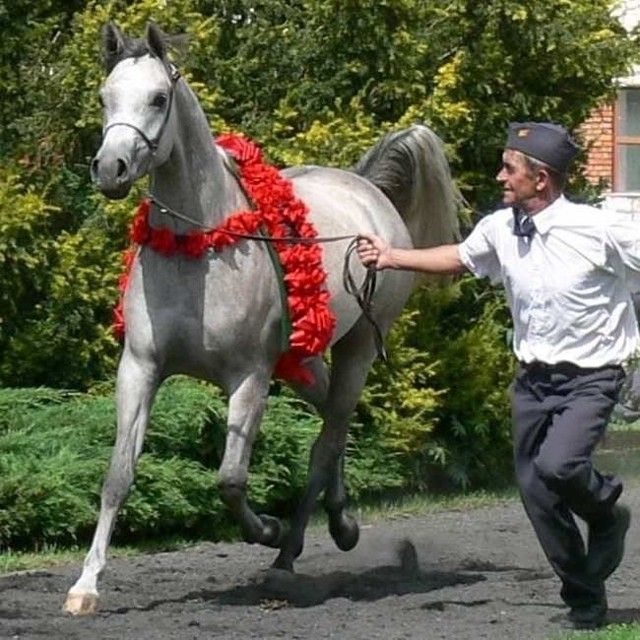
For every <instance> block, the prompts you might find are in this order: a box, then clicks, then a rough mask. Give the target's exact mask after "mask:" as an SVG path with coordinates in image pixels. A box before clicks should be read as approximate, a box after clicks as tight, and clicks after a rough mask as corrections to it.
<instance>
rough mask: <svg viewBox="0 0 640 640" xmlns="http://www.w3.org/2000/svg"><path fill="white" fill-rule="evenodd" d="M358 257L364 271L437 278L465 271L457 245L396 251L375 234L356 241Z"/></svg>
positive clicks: (361, 237)
mask: <svg viewBox="0 0 640 640" xmlns="http://www.w3.org/2000/svg"><path fill="white" fill-rule="evenodd" d="M358 256H359V257H360V260H361V261H362V264H364V265H365V266H366V267H368V266H374V267H375V268H376V269H401V270H404V271H418V272H420V273H432V274H439V275H455V274H459V273H465V272H467V271H468V269H467V267H466V266H465V264H464V263H463V262H462V260H461V259H460V251H459V250H458V245H457V244H443V245H440V246H439V247H432V248H430V249H397V248H394V247H392V246H391V245H389V244H387V243H386V242H385V241H384V240H382V238H379V237H378V236H376V235H374V234H365V235H362V236H360V238H359V240H358Z"/></svg>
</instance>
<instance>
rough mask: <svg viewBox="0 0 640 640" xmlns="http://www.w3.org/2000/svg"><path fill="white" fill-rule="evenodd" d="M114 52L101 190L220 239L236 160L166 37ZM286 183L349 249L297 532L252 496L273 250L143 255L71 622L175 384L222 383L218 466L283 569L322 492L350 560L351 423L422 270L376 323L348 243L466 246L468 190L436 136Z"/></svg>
mask: <svg viewBox="0 0 640 640" xmlns="http://www.w3.org/2000/svg"><path fill="white" fill-rule="evenodd" d="M102 46H103V52H104V60H105V63H106V70H107V78H106V81H105V82H104V85H103V86H102V88H101V92H100V97H101V102H102V105H103V109H104V130H103V140H102V145H101V147H100V149H99V150H98V152H97V154H96V156H95V158H94V159H93V162H92V166H91V171H92V176H93V180H94V182H95V184H96V185H97V187H98V188H99V189H100V190H101V192H102V193H103V194H104V195H105V196H106V197H108V198H112V199H117V198H124V197H125V196H127V195H128V194H129V192H130V189H131V186H132V184H133V183H134V182H135V181H136V180H138V179H140V178H143V177H144V176H146V175H148V176H149V177H150V187H149V193H150V195H151V196H152V198H153V202H154V203H155V204H154V205H152V207H151V211H150V213H149V225H150V226H151V227H152V228H156V229H158V228H162V229H169V230H171V232H172V233H173V234H175V236H176V237H186V236H188V235H189V234H190V233H193V231H194V228H198V229H200V230H202V229H205V230H207V229H208V230H213V229H216V228H217V227H218V226H219V225H221V224H223V223H224V221H225V220H226V219H227V218H228V217H229V216H230V215H232V214H233V213H234V212H237V211H242V210H246V209H250V208H251V206H252V203H251V202H250V201H249V199H248V197H247V193H246V190H245V189H243V187H242V184H241V183H240V182H239V180H238V173H237V171H236V170H235V168H234V163H233V161H232V159H231V158H230V156H229V154H228V153H227V152H226V151H225V150H224V149H222V148H221V147H220V146H218V145H216V144H214V142H213V138H212V135H211V131H210V128H209V125H208V123H207V119H206V117H205V114H204V112H203V110H202V108H201V106H200V104H199V102H198V100H197V98H196V96H195V95H194V93H193V91H192V89H191V88H190V87H189V84H188V83H187V81H186V80H185V79H184V78H182V77H181V76H180V74H179V73H178V71H177V69H176V68H175V66H174V65H173V64H172V62H171V61H170V59H169V57H168V55H167V49H168V43H167V39H166V36H165V35H164V34H163V32H162V31H161V30H160V29H159V28H158V27H157V26H155V25H154V24H153V23H150V24H149V25H148V26H147V31H146V34H145V37H144V38H142V39H135V38H130V37H128V36H126V35H125V34H123V33H122V32H121V30H120V29H119V28H118V27H117V26H116V25H114V24H112V23H109V24H108V25H106V26H105V28H104V30H103V42H102ZM282 176H283V177H284V178H285V179H286V180H288V181H290V182H291V184H292V185H293V189H294V191H295V194H296V196H297V197H298V198H300V199H301V200H302V201H304V203H305V204H306V205H307V207H308V209H309V220H310V222H311V223H312V224H313V225H314V227H315V228H316V229H317V233H318V236H319V238H334V239H335V238H338V240H336V241H333V242H327V243H326V244H323V245H322V250H323V265H324V270H325V272H326V274H327V277H326V284H325V286H326V290H327V291H328V293H329V294H330V307H331V310H332V313H333V314H334V317H335V326H334V328H333V334H332V336H331V339H330V344H329V346H330V366H328V365H327V364H326V362H325V361H324V359H323V357H322V354H317V355H314V356H312V357H309V359H308V361H307V362H305V364H306V366H307V367H308V368H309V370H310V371H311V372H312V374H313V378H314V382H313V383H312V384H298V385H294V386H295V387H296V389H297V390H298V391H299V392H300V395H301V396H302V397H303V398H304V399H305V400H307V401H308V402H309V403H311V405H313V407H315V409H316V410H317V411H318V413H319V415H320V416H321V418H322V428H321V431H320V433H319V435H318V437H317V439H316V441H315V443H314V445H313V448H312V452H311V455H310V462H309V473H308V484H307V487H306V489H305V491H304V494H303V495H302V496H301V499H300V501H299V504H298V506H297V509H296V510H295V513H294V514H293V516H292V518H291V522H290V523H289V526H288V527H285V526H284V525H283V524H282V523H281V522H280V521H279V520H278V519H277V518H275V517H272V516H268V515H259V514H256V513H254V511H253V510H252V509H251V506H250V505H249V503H248V501H247V498H246V484H247V478H248V467H249V459H250V454H251V447H252V443H253V441H254V439H255V437H256V434H257V431H258V429H259V426H260V422H261V418H262V415H263V412H264V410H265V406H266V403H267V397H268V392H269V388H270V381H271V379H272V375H273V371H274V366H275V364H276V361H277V360H278V358H279V356H280V353H281V347H280V345H281V343H282V332H283V324H282V317H283V314H284V313H285V311H286V310H285V308H284V307H285V306H286V305H285V303H284V302H283V298H282V295H281V284H280V283H279V280H278V277H277V276H276V273H275V271H274V266H273V263H272V258H271V256H270V251H269V249H268V247H267V246H266V245H265V243H263V242H259V241H256V240H253V239H246V240H242V241H240V242H237V243H235V244H234V245H233V246H232V247H229V248H226V249H224V250H221V251H210V252H207V253H206V254H205V255H203V256H201V257H199V258H193V257H189V256H185V255H182V254H176V255H172V256H166V255H163V254H162V252H158V251H155V250H154V249H153V247H151V246H148V245H145V246H141V247H139V249H138V251H137V253H136V255H135V259H134V261H133V264H132V266H131V271H130V277H129V284H128V288H127V291H126V295H125V297H124V317H125V320H126V336H125V341H124V348H123V353H122V357H121V360H120V363H119V367H118V373H117V385H116V402H117V436H116V443H115V447H114V451H113V455H112V459H111V465H110V468H109V472H108V475H107V478H106V480H105V483H104V486H103V490H102V496H101V508H100V515H99V519H98V523H97V527H96V530H95V534H94V538H93V542H92V545H91V548H90V550H89V552H88V554H87V556H86V559H85V562H84V568H83V571H82V574H81V576H80V578H79V579H78V580H77V582H76V583H75V584H74V585H73V586H72V587H71V589H70V590H69V593H68V597H67V600H66V603H65V609H66V611H68V612H70V613H72V614H90V613H93V612H95V611H96V610H97V609H98V606H99V595H98V580H99V577H100V576H101V575H102V573H103V571H104V569H105V566H106V556H107V549H108V546H109V542H110V539H111V536H112V532H113V529H114V525H115V522H116V517H117V513H118V510H119V508H120V507H121V505H122V504H123V502H124V500H125V499H126V496H127V494H128V492H129V490H130V488H131V485H132V483H133V481H134V476H135V467H136V463H137V461H138V458H139V456H140V454H141V452H142V448H143V442H144V437H145V431H146V428H147V423H148V419H149V413H150V409H151V406H152V403H153V400H154V396H155V394H156V391H157V389H158V387H159V385H160V384H161V382H162V381H163V380H164V379H166V378H167V377H169V376H171V375H174V374H186V375H190V376H194V377H197V378H200V379H203V380H208V381H212V382H214V383H216V384H218V385H219V386H220V387H221V388H222V389H223V390H224V392H225V393H226V394H227V395H228V424H227V435H226V444H225V450H224V456H223V460H222V462H221V465H220V468H219V470H218V474H219V483H220V490H221V495H222V497H223V499H224V501H225V503H226V505H227V506H228V508H229V510H230V513H231V515H232V517H234V518H236V519H237V521H238V522H239V523H240V524H241V527H242V531H243V533H244V537H245V539H246V540H247V541H248V542H254V543H260V544H263V545H268V546H271V547H274V548H276V549H279V554H278V556H277V558H276V559H275V561H274V566H275V567H278V568H281V569H285V570H290V571H291V570H293V563H294V560H295V558H296V557H298V555H299V554H300V553H301V552H302V549H303V541H304V531H305V528H306V526H307V524H308V520H309V518H310V515H311V513H312V510H313V508H314V505H315V503H316V501H317V500H318V498H319V497H320V496H321V495H323V497H324V500H323V505H324V508H325V510H326V512H327V514H328V521H329V530H330V533H331V535H332V537H333V538H334V540H335V542H336V544H337V546H338V547H339V548H340V549H343V550H349V549H351V548H353V547H354V546H355V544H356V543H357V541H358V526H357V523H356V522H355V520H354V519H353V518H352V517H351V516H349V515H348V514H347V513H346V511H345V502H346V490H345V486H344V480H343V468H344V452H345V443H346V437H347V428H348V424H349V419H350V415H351V414H352V412H353V410H354V408H355V406H356V404H357V402H358V399H359V398H360V395H361V392H362V389H363V387H364V385H365V382H366V378H367V373H368V371H369V370H370V368H371V366H372V364H373V362H374V360H375V359H376V357H377V354H378V348H379V344H377V340H376V331H375V326H377V327H378V329H379V336H380V335H382V336H384V335H385V334H386V333H387V332H388V330H389V328H390V327H391V324H392V322H393V320H394V319H395V318H396V317H397V316H398V315H399V314H400V312H401V311H402V309H403V307H404V306H405V304H406V302H407V299H408V297H409V295H410V293H411V291H412V288H413V287H414V285H415V283H414V277H413V275H412V274H411V273H409V272H400V271H388V272H381V273H379V274H377V283H376V288H375V291H374V293H373V297H372V300H371V310H370V314H365V313H363V309H362V308H361V306H360V305H359V304H358V301H357V300H356V298H355V297H354V296H352V295H350V294H349V293H348V292H346V291H345V287H344V285H343V273H344V268H345V261H346V262H347V268H348V270H349V273H350V274H351V277H352V279H353V281H354V282H356V285H357V286H360V285H361V284H362V283H364V282H365V280H366V276H367V274H366V271H365V269H364V268H363V267H362V266H361V264H360V261H359V260H358V259H357V257H354V258H353V260H351V257H350V254H348V252H347V249H348V246H349V243H350V240H349V238H354V237H356V236H357V235H358V234H359V233H362V232H375V233H377V234H379V235H380V236H382V237H384V238H386V239H387V240H388V241H389V242H391V243H392V244H394V245H395V246H399V247H410V246H433V245H437V244H442V243H446V242H452V241H453V240H454V239H455V237H456V235H457V228H458V226H457V205H458V201H457V192H456V190H455V187H454V185H453V183H452V180H451V175H450V171H449V166H448V163H447V160H446V157H445V154H444V149H443V144H442V141H441V140H440V139H439V138H438V137H437V136H436V135H435V134H434V133H433V132H432V131H431V130H430V129H429V128H428V127H426V126H424V125H414V126H412V127H409V128H407V129H405V130H402V131H399V132H395V133H392V134H389V135H387V136H385V137H384V138H382V139H381V141H380V142H379V143H378V144H377V145H376V146H375V147H373V148H372V149H371V150H370V151H369V152H368V153H367V154H365V156H364V157H363V158H362V160H361V161H360V162H359V163H358V165H357V166H356V167H355V169H354V170H340V169H333V168H324V167H318V166H305V167H297V168H291V169H287V170H285V171H283V172H282ZM158 203H161V205H160V204H158ZM367 315H369V317H367ZM371 321H372V322H371Z"/></svg>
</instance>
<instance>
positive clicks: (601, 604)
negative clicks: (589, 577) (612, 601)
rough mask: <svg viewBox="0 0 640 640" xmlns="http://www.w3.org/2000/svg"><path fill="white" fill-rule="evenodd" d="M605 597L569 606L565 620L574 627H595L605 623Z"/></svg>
mask: <svg viewBox="0 0 640 640" xmlns="http://www.w3.org/2000/svg"><path fill="white" fill-rule="evenodd" d="M607 608H608V607H607V598H606V597H605V596H603V597H602V599H601V600H599V601H597V602H594V603H592V604H586V605H580V606H577V607H571V609H570V611H569V613H568V614H567V620H568V621H569V623H570V625H571V626H572V627H573V628H574V629H597V628H598V627H601V626H602V625H604V624H605V622H606V619H607Z"/></svg>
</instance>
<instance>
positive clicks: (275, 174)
mask: <svg viewBox="0 0 640 640" xmlns="http://www.w3.org/2000/svg"><path fill="white" fill-rule="evenodd" d="M216 142H217V143H218V144H219V145H220V146H222V147H224V148H225V149H226V150H227V151H229V152H230V153H231V154H232V155H233V156H234V157H235V159H236V160H237V162H238V164H239V165H240V169H241V177H242V183H243V185H244V187H245V189H246V190H247V191H248V193H249V194H250V195H251V198H252V199H253V201H254V202H255V203H256V205H257V209H256V210H252V211H239V212H237V213H234V214H232V215H231V216H229V217H228V218H227V219H226V220H225V221H224V222H223V223H222V224H221V225H220V226H219V227H217V228H216V229H213V230H211V231H204V232H203V231H192V232H190V233H189V234H187V235H186V236H177V235H176V234H175V233H174V232H173V231H171V230H170V229H167V228H163V227H160V228H156V227H151V226H150V225H149V213H150V211H151V201H150V200H149V199H146V200H143V201H142V202H141V203H140V206H139V207H138V211H137V213H136V216H135V218H134V221H133V224H132V227H131V232H130V235H131V240H132V241H133V243H134V245H138V246H141V245H145V244H147V245H149V246H150V247H151V248H152V249H153V250H154V251H157V252H158V253H162V254H163V255H166V256H172V255H175V254H176V253H182V254H184V255H186V256H187V257H189V258H193V259H197V258H201V257H202V256H204V255H205V254H206V253H207V251H209V250H210V249H213V250H214V251H221V250H222V249H224V248H225V247H229V246H231V245H234V244H236V243H237V242H239V241H240V240H241V239H242V238H239V237H237V236H234V235H231V233H238V234H247V235H255V234H256V233H259V232H260V231H261V230H265V231H266V232H267V233H268V234H269V236H271V237H272V238H275V239H277V238H287V237H289V236H299V237H302V238H315V237H316V236H317V233H316V230H315V228H314V227H313V225H312V224H310V223H309V222H307V213H308V212H309V209H308V208H307V206H306V205H305V204H304V203H303V202H302V201H301V200H299V199H298V198H297V197H296V196H295V195H294V193H293V186H292V184H291V182H289V181H288V180H286V179H285V178H283V177H282V176H281V175H280V172H279V171H278V170H277V169H275V168H274V167H272V166H270V165H268V164H266V163H265V162H264V161H263V157H262V150H261V149H260V147H259V146H258V145H257V144H255V143H254V142H252V141H251V140H247V139H246V138H244V137H242V136H238V135H233V134H227V135H223V136H220V137H219V138H218V139H217V140H216ZM228 232H231V233H228ZM274 246H275V249H276V251H277V252H278V255H279V257H280V262H281V264H282V267H283V270H284V273H285V276H284V281H285V285H286V289H287V296H288V304H289V311H290V315H291V324H292V327H293V330H292V333H291V336H290V348H289V350H288V351H287V352H286V353H284V354H282V356H281V357H280V359H279V361H278V363H277V365H276V369H275V372H274V375H275V376H276V377H277V378H281V379H283V380H287V381H289V382H302V383H305V384H310V383H312V382H313V381H314V379H313V375H312V374H311V372H310V371H309V369H308V368H306V367H304V365H303V361H304V360H305V359H306V358H309V357H311V356H316V355H319V354H321V353H324V351H325V350H326V349H327V347H328V346H329V342H330V341H331V337H332V335H333V331H334V329H335V326H336V319H335V316H334V314H333V312H332V311H331V309H330V308H329V298H330V294H329V292H328V291H327V290H326V281H327V274H326V272H325V271H324V269H323V266H322V247H321V246H320V245H319V244H312V243H305V242H302V243H290V242H276V243H275V244H274ZM134 255H135V248H132V249H130V250H129V251H127V252H126V253H125V257H124V262H125V272H124V274H123V276H122V277H121V279H120V287H119V288H120V293H121V295H120V301H119V303H118V306H117V307H116V309H115V314H114V315H115V321H114V331H115V333H116V336H117V337H118V338H120V339H122V338H123V337H124V331H125V325H124V314H123V309H122V298H123V295H124V292H125V290H126V288H127V284H128V280H129V272H130V269H131V265H132V263H133V257H134Z"/></svg>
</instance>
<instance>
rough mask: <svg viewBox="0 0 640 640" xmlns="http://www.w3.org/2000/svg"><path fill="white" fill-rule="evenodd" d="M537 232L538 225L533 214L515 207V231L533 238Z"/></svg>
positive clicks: (525, 236)
mask: <svg viewBox="0 0 640 640" xmlns="http://www.w3.org/2000/svg"><path fill="white" fill-rule="evenodd" d="M535 232H536V225H535V222H534V221H533V219H532V218H531V216H528V215H527V214H526V213H523V212H522V211H521V210H520V209H516V208H515V207H514V209H513V233H514V234H515V235H517V236H520V237H522V238H532V237H533V234H534V233H535Z"/></svg>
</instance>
